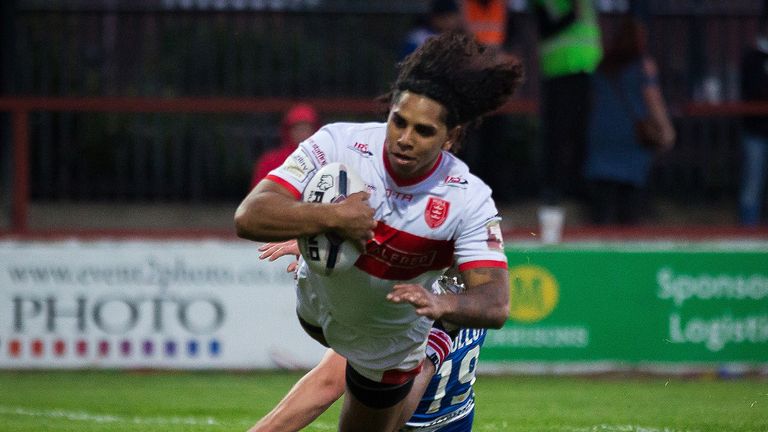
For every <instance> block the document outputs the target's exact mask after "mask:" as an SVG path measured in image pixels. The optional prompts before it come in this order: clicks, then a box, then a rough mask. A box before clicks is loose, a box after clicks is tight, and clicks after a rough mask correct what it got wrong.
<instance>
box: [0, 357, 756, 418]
mask: <svg viewBox="0 0 768 432" xmlns="http://www.w3.org/2000/svg"><path fill="white" fill-rule="evenodd" d="M299 376H300V374H296V373H259V372H243V373H228V372H123V371H93V372H85V371H75V372H47V371H46V372H40V371H21V372H9V371H4V372H0V431H3V432H10V431H13V432H16V431H18V432H26V431H30V432H32V431H34V432H38V431H62V432H63V431H73V432H74V431H77V432H91V431H110V432H111V431H142V432H152V431H164V432H167V431H171V432H173V431H197V430H201V431H202V430H205V431H245V430H246V429H248V427H249V426H250V425H251V424H253V423H254V422H255V421H256V420H257V419H258V418H259V417H260V416H261V415H263V414H264V413H266V412H267V411H268V410H269V409H270V408H271V407H272V406H273V405H274V404H275V403H276V402H277V401H278V400H279V399H280V398H281V397H282V395H283V394H284V393H285V392H286V391H287V390H288V389H289V388H290V386H291V385H292V384H293V383H294V382H295V381H296V380H297V379H298V378H299ZM476 389H477V400H478V406H477V413H476V417H475V426H474V429H473V430H474V431H479V432H482V431H525V432H538V431H562V432H591V431H595V432H610V431H615V432H684V431H685V432H694V431H697V432H707V431H711V432H725V431H729V432H766V431H768V381H766V379H765V378H761V379H758V378H751V379H734V380H714V379H701V378H698V379H682V378H674V377H670V378H665V377H656V378H590V377H521V376H490V375H481V376H479V377H478V381H477V385H476ZM338 410H339V404H336V405H334V406H333V407H332V409H331V410H330V411H329V412H327V413H325V414H324V415H323V416H322V417H320V418H319V419H318V420H317V421H316V422H315V423H313V424H312V425H311V426H310V427H309V428H307V429H306V430H309V431H333V430H336V418H337V416H338Z"/></svg>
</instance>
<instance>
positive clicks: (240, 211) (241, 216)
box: [235, 206, 251, 239]
mask: <svg viewBox="0 0 768 432" xmlns="http://www.w3.org/2000/svg"><path fill="white" fill-rule="evenodd" d="M235 233H237V236H238V237H240V238H245V239H251V235H250V231H249V229H248V212H247V211H246V209H245V208H243V206H240V207H238V208H237V210H235Z"/></svg>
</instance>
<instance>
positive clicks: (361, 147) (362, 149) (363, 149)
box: [347, 142, 373, 157]
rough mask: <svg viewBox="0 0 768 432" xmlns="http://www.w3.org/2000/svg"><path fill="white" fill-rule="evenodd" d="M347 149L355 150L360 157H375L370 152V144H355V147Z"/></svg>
mask: <svg viewBox="0 0 768 432" xmlns="http://www.w3.org/2000/svg"><path fill="white" fill-rule="evenodd" d="M347 148H349V149H352V150H354V151H355V152H357V153H358V154H360V156H365V157H371V156H373V153H372V152H371V151H370V150H368V144H363V143H359V142H355V143H354V144H353V145H351V146H348V147H347Z"/></svg>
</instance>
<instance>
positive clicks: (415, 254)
mask: <svg viewBox="0 0 768 432" xmlns="http://www.w3.org/2000/svg"><path fill="white" fill-rule="evenodd" d="M373 231H374V237H373V240H370V241H368V243H367V244H366V246H365V253H363V254H362V255H360V258H359V259H358V260H357V262H355V266H356V267H357V268H359V269H361V270H363V271H364V272H366V273H368V274H369V275H372V276H376V277H378V278H381V279H386V280H408V279H413V278H415V277H416V276H419V275H420V274H422V273H424V272H425V271H429V270H440V269H445V268H447V267H449V266H450V265H451V262H452V261H453V252H454V243H453V241H450V240H435V239H430V238H426V237H421V236H418V235H415V234H411V233H408V232H406V231H400V230H399V229H397V228H394V227H391V226H388V225H387V224H385V223H384V222H382V221H379V222H378V223H377V224H376V228H375V229H374V230H373Z"/></svg>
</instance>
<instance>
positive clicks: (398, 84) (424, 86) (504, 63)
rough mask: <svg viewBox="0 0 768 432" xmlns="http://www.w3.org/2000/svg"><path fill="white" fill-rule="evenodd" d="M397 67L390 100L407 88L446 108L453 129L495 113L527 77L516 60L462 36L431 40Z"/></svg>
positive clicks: (448, 120) (450, 126) (442, 35)
mask: <svg viewBox="0 0 768 432" xmlns="http://www.w3.org/2000/svg"><path fill="white" fill-rule="evenodd" d="M398 69H399V70H400V72H399V74H398V77H397V80H396V81H395V83H394V85H393V88H392V92H391V94H390V95H391V97H392V98H395V97H397V96H398V95H399V94H400V93H401V92H403V91H406V90H407V91H411V92H413V93H418V94H421V95H424V96H427V97H429V98H431V99H434V100H435V101H437V102H439V103H440V104H441V105H443V106H444V107H445V109H446V112H447V115H446V119H445V123H446V125H447V126H448V127H449V128H452V127H454V126H457V125H462V124H466V123H471V122H473V121H475V120H478V119H480V118H481V117H482V116H484V115H485V114H489V113H491V112H493V111H495V110H496V109H498V108H499V107H501V106H502V105H503V104H504V103H505V102H506V101H507V99H509V97H510V96H512V94H513V93H514V92H515V89H517V87H518V86H519V85H520V83H521V82H522V79H523V68H522V65H521V64H520V62H519V61H518V60H517V59H516V58H514V57H512V56H508V55H498V54H496V53H495V52H492V51H491V50H487V49H486V48H485V47H484V46H483V45H481V44H480V43H478V42H477V41H475V40H474V38H472V37H470V36H468V35H466V34H465V33H461V32H447V33H443V34H440V35H438V36H434V37H432V38H430V39H428V40H427V41H426V42H425V43H424V44H423V45H422V46H421V47H419V48H418V49H417V50H416V51H414V52H413V53H411V55H409V56H408V57H406V58H405V59H404V60H403V61H402V62H401V63H400V64H398Z"/></svg>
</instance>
